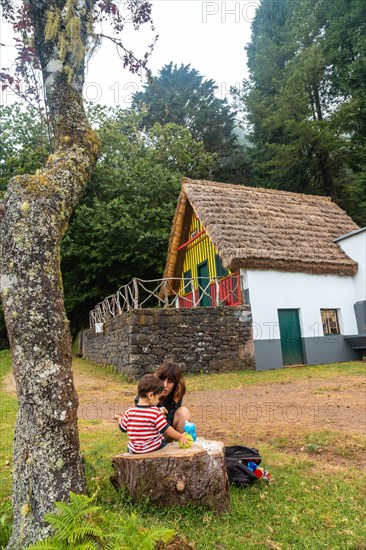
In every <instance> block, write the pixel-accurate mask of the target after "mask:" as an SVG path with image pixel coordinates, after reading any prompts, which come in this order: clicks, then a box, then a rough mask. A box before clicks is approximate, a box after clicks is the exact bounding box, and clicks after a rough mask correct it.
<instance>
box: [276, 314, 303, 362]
mask: <svg viewBox="0 0 366 550" xmlns="http://www.w3.org/2000/svg"><path fill="white" fill-rule="evenodd" d="M278 321H279V325H280V336H281V348H282V357H283V364H284V365H299V364H300V363H303V362H304V356H303V349H302V341H301V329H300V320H299V310H298V309H279V310H278Z"/></svg>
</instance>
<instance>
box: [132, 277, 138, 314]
mask: <svg viewBox="0 0 366 550" xmlns="http://www.w3.org/2000/svg"><path fill="white" fill-rule="evenodd" d="M132 282H133V290H134V297H133V302H134V303H133V308H134V309H138V307H139V287H138V283H137V279H136V277H134V278H133V279H132Z"/></svg>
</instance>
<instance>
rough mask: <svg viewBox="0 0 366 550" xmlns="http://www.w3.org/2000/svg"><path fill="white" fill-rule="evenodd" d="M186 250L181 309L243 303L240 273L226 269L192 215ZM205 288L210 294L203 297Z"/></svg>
mask: <svg viewBox="0 0 366 550" xmlns="http://www.w3.org/2000/svg"><path fill="white" fill-rule="evenodd" d="M179 250H184V252H185V256H184V264H183V272H182V274H181V277H182V280H181V284H180V289H179V298H178V307H194V306H196V305H201V306H216V305H227V306H234V305H239V304H241V303H242V299H241V289H240V280H239V274H237V273H232V272H230V271H229V270H226V269H225V268H224V267H223V266H222V263H221V258H220V256H219V254H218V252H217V250H216V249H215V247H214V245H213V244H212V242H211V240H210V239H209V237H208V235H207V233H206V231H205V229H204V227H203V226H202V224H201V222H200V220H199V219H198V218H197V217H196V216H195V214H193V215H192V219H191V224H190V228H189V233H188V240H187V241H186V242H185V243H184V244H182V245H181V246H180V247H179ZM202 288H204V289H205V292H206V293H207V295H206V294H204V293H203V296H202Z"/></svg>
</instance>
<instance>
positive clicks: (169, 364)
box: [155, 360, 186, 403]
mask: <svg viewBox="0 0 366 550" xmlns="http://www.w3.org/2000/svg"><path fill="white" fill-rule="evenodd" d="M155 376H157V377H158V378H160V380H166V379H168V380H170V381H171V382H174V388H173V390H172V397H173V401H175V403H178V401H181V399H182V398H183V395H184V394H185V393H186V384H185V381H184V378H183V374H182V369H181V368H180V366H179V365H177V363H173V361H169V360H166V361H164V363H162V364H161V365H159V367H158V368H157V369H156V371H155Z"/></svg>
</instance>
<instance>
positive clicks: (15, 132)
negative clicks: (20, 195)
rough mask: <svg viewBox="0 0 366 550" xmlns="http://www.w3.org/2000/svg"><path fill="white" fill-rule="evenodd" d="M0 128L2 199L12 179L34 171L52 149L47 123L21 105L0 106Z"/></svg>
mask: <svg viewBox="0 0 366 550" xmlns="http://www.w3.org/2000/svg"><path fill="white" fill-rule="evenodd" d="M0 127H1V141H0V198H1V196H2V194H3V193H4V191H5V189H6V186H7V184H8V181H9V179H10V178H11V177H12V176H16V175H18V174H32V173H33V172H35V170H36V169H37V168H39V167H40V166H41V165H42V164H43V162H44V160H45V159H46V157H47V155H48V153H49V152H50V150H49V140H48V134H47V126H46V125H45V123H44V122H42V120H41V119H40V118H39V116H37V114H36V113H31V112H29V111H25V110H24V109H23V108H22V107H21V106H20V105H19V104H13V105H1V104H0Z"/></svg>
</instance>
